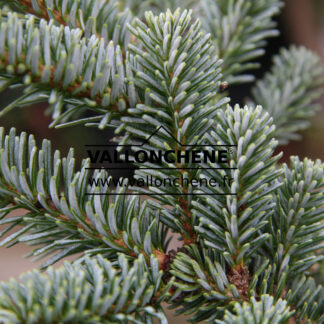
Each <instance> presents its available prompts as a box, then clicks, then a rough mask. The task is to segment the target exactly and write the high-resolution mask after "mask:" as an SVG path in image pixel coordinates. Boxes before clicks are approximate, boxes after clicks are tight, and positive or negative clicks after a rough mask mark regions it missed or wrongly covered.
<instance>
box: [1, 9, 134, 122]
mask: <svg viewBox="0 0 324 324" xmlns="http://www.w3.org/2000/svg"><path fill="white" fill-rule="evenodd" d="M0 44H1V46H0V76H1V80H0V81H1V82H0V85H1V90H4V89H6V88H7V87H8V86H19V85H25V86H26V89H25V90H24V94H23V95H22V96H21V97H20V98H19V99H17V100H16V101H14V102H12V103H11V104H10V105H9V106H7V107H6V108H4V109H3V110H2V112H1V115H3V114H4V113H6V112H8V111H9V110H11V109H13V108H14V107H19V106H26V105H30V104H33V103H37V102H40V101H46V100H48V101H49V103H50V104H51V111H52V114H53V119H54V123H53V124H54V125H55V124H57V123H62V122H64V121H66V120H67V119H68V118H70V117H71V116H72V115H73V114H75V113H80V112H81V111H84V110H85V109H91V110H93V111H95V112H97V113H98V112H99V113H100V116H98V117H95V119H97V120H101V119H103V123H104V124H103V125H101V126H102V127H104V126H105V125H106V124H107V123H109V122H110V120H111V118H112V117H113V115H114V114H116V113H117V114H120V113H125V112H126V107H127V105H128V104H131V105H134V104H135V103H136V102H137V100H138V97H137V96H136V91H135V89H134V86H133V85H132V84H128V82H127V78H128V77H131V76H132V72H131V71H130V68H129V61H128V60H126V61H124V59H123V57H122V53H121V50H120V48H119V46H117V47H115V45H114V44H113V42H110V43H109V45H108V46H105V45H104V40H103V39H101V40H99V39H98V38H96V37H95V36H93V37H92V38H90V39H89V40H87V39H85V38H82V32H81V31H80V30H78V29H74V30H73V29H72V30H70V29H69V28H68V27H65V28H63V27H56V26H54V25H53V24H52V23H47V22H45V21H44V20H42V21H41V22H40V23H39V25H37V24H35V19H34V18H33V17H30V18H28V19H27V20H26V19H25V20H24V19H21V18H18V16H17V14H11V13H9V14H8V17H7V16H3V15H2V16H1V17H0ZM64 104H66V108H67V110H66V111H65V112H63V105H64ZM92 119H93V118H92ZM77 122H78V121H76V122H74V123H77Z"/></svg>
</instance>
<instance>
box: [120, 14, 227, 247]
mask: <svg viewBox="0 0 324 324" xmlns="http://www.w3.org/2000/svg"><path fill="white" fill-rule="evenodd" d="M190 21H191V12H187V11H184V12H183V13H181V12H180V11H179V10H178V11H176V12H175V13H173V14H172V13H171V12H170V11H167V13H166V14H161V15H160V16H154V15H153V14H152V13H151V12H149V13H146V15H145V23H143V22H142V21H140V20H139V19H136V20H135V25H134V26H133V27H130V29H131V32H132V33H133V35H134V36H135V37H136V38H137V39H138V41H139V43H140V45H141V46H142V48H143V49H139V48H138V47H135V46H134V45H132V44H130V45H129V50H130V52H132V53H133V55H135V58H136V60H137V62H138V64H139V72H137V74H136V78H135V79H134V82H135V85H136V86H137V87H138V88H139V89H141V90H142V91H143V95H145V96H146V97H147V98H148V99H147V103H146V104H138V105H137V106H136V108H132V109H129V110H128V112H129V113H130V114H131V115H132V116H130V117H125V118H122V121H123V122H124V123H123V124H122V126H121V127H120V128H119V129H118V130H117V133H118V132H120V131H122V130H126V132H127V134H126V137H124V138H123V140H122V141H121V143H122V144H124V143H126V141H128V143H132V142H134V140H133V141H132V139H134V138H136V139H142V141H143V140H144V141H145V142H146V145H145V146H143V147H141V148H140V149H141V150H143V149H144V150H149V149H154V148H155V149H160V150H163V151H167V150H174V152H175V156H176V155H177V154H178V153H180V154H183V153H184V151H185V150H190V145H194V144H199V141H200V140H201V137H202V135H203V134H204V133H205V132H206V131H207V130H208V129H209V128H210V127H211V125H212V123H213V121H212V118H213V117H214V116H215V115H216V111H217V109H218V108H220V107H222V106H223V105H224V104H225V103H227V102H228V99H227V98H225V99H222V100H220V101H218V102H217V104H216V105H214V106H209V105H208V102H209V101H210V99H211V98H212V97H213V96H214V95H215V94H216V93H217V91H218V88H219V84H220V81H219V80H220V78H221V74H220V65H221V63H222V62H221V61H220V60H217V59H216V58H215V56H214V54H213V47H212V46H211V42H210V35H207V34H204V33H203V32H202V31H201V29H200V22H199V20H197V21H196V22H194V23H193V24H191V25H190ZM144 93H145V94H144ZM133 116H134V117H133ZM161 126H163V127H161ZM153 133H154V136H151V135H152V134H153ZM142 166H144V167H145V168H148V167H152V165H150V164H143V165H142ZM190 167H191V165H186V163H172V162H171V163H165V164H164V165H162V166H161V168H160V170H158V171H155V170H149V171H145V170H138V171H136V177H145V176H146V175H152V176H154V178H156V179H160V180H163V179H165V178H166V177H167V178H171V179H172V180H174V179H178V180H179V183H180V186H179V187H178V188H177V189H174V188H169V187H167V186H161V187H160V188H149V190H150V191H154V193H156V196H155V198H156V199H158V200H159V201H160V202H161V203H162V205H165V204H167V205H171V206H174V208H173V209H172V210H165V208H163V213H164V216H165V217H164V220H165V222H166V224H167V225H168V226H170V227H172V228H173V229H174V230H175V231H177V232H179V233H181V235H182V237H183V239H184V242H185V243H186V244H190V243H191V242H194V240H195V233H194V231H193V219H192V218H191V212H190V208H191V207H190V197H189V198H188V194H189V193H190V192H192V187H190V186H188V185H186V184H185V183H184V182H183V181H182V177H183V176H184V177H187V178H192V177H194V176H195V174H196V170H190V171H188V169H189V168H190ZM174 194H175V195H174ZM170 218H172V220H170Z"/></svg>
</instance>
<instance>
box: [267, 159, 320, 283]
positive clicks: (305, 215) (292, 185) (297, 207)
mask: <svg viewBox="0 0 324 324" xmlns="http://www.w3.org/2000/svg"><path fill="white" fill-rule="evenodd" d="M283 170H284V174H283V176H282V182H283V186H282V187H281V188H279V189H278V192H277V193H276V196H275V208H274V211H275V212H274V213H273V214H272V216H271V223H270V224H269V225H270V226H269V232H270V233H271V235H272V239H271V241H269V242H268V243H267V252H268V254H269V256H270V257H271V258H273V260H274V262H275V263H276V264H277V272H276V279H275V282H278V281H279V280H281V278H282V277H283V276H287V278H288V279H289V278H294V277H295V276H296V275H299V274H303V273H304V272H305V271H307V270H308V269H309V268H310V267H311V266H312V265H313V264H314V263H316V262H318V261H320V260H322V259H323V258H324V257H323V255H318V254H316V251H317V250H319V249H321V248H322V247H323V246H324V243H323V241H324V235H323V227H324V226H323V219H324V208H323V205H324V198H323V197H324V195H323V194H324V190H323V185H324V176H323V172H324V164H323V163H322V162H321V161H319V160H317V161H315V162H313V161H311V160H309V159H305V160H304V161H300V160H299V158H298V157H292V158H291V161H290V167H288V166H287V165H286V164H284V165H283Z"/></svg>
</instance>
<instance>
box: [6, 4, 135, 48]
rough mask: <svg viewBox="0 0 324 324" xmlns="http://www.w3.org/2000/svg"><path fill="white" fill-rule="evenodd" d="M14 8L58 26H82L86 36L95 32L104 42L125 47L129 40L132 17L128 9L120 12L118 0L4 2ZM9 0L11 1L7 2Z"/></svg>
mask: <svg viewBox="0 0 324 324" xmlns="http://www.w3.org/2000/svg"><path fill="white" fill-rule="evenodd" d="M2 2H3V3H4V4H9V5H10V6H11V7H12V8H13V9H15V10H19V11H20V12H23V13H27V12H28V13H30V14H32V15H35V16H37V17H39V18H43V19H45V20H47V21H50V20H51V19H52V20H53V21H54V22H55V24H56V25H59V26H60V25H62V26H68V27H69V28H79V29H81V30H82V31H83V35H84V37H86V38H91V37H92V36H93V35H96V36H97V37H99V38H101V37H102V38H103V39H104V40H105V43H108V42H109V41H111V40H112V41H113V42H114V44H115V45H117V44H119V45H120V46H121V47H122V48H124V49H126V48H127V44H128V42H129V32H128V30H127V27H126V26H127V24H128V23H129V22H130V21H131V20H132V15H131V13H130V11H129V9H127V8H126V9H125V10H124V11H120V8H119V7H120V4H119V2H118V1H116V0H104V1H97V0H81V1H73V0H68V1H57V0H56V1H53V0H37V1H32V0H14V1H10V2H9V1H2ZM8 2H9V3H8Z"/></svg>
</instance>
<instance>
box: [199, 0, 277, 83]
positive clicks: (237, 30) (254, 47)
mask: <svg viewBox="0 0 324 324" xmlns="http://www.w3.org/2000/svg"><path fill="white" fill-rule="evenodd" d="M281 6H282V2H281V1H279V0H270V1H269V0H248V1H246V0H231V1H228V0H218V1H216V0H204V1H203V2H202V13H200V15H201V16H203V19H202V22H203V26H204V28H205V29H206V30H207V32H209V33H211V34H212V36H213V40H214V41H215V44H216V52H217V55H218V56H219V57H220V58H222V59H223V60H224V65H223V74H224V80H226V81H228V82H229V83H230V84H234V83H244V82H250V81H253V80H254V77H253V75H251V74H245V73H246V71H247V70H251V69H254V68H257V67H258V66H259V64H258V63H255V62H253V61H254V60H255V59H256V58H258V57H259V56H261V55H263V54H264V50H263V47H264V45H265V39H266V38H269V37H273V36H277V35H278V31H277V30H276V29H275V26H276V24H275V22H274V21H273V20H272V19H273V16H275V15H276V14H278V13H279V11H280V7H281ZM251 61H252V62H251ZM243 73H244V74H243Z"/></svg>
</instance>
